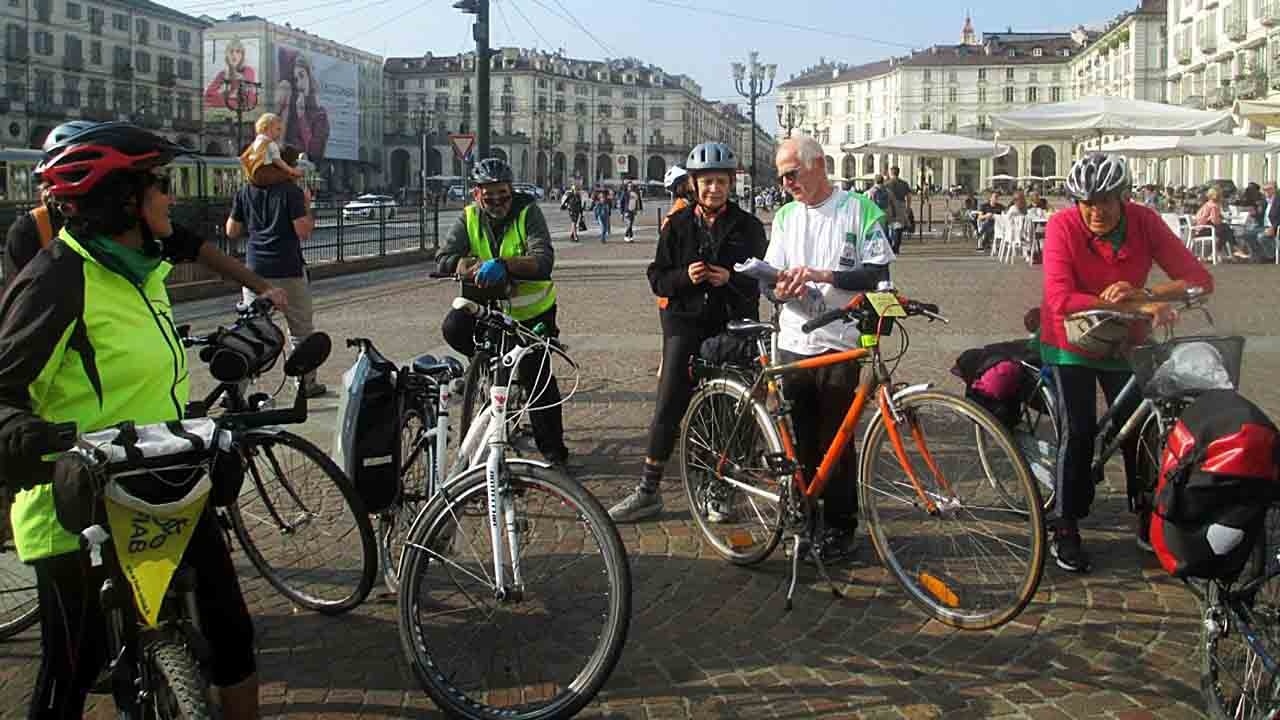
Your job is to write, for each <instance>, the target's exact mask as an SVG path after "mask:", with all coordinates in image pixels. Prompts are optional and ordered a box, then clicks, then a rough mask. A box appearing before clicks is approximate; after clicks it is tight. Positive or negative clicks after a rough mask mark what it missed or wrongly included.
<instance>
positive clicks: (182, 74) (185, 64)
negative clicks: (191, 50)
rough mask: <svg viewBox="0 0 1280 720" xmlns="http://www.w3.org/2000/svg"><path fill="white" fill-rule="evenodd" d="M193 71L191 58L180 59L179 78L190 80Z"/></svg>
mask: <svg viewBox="0 0 1280 720" xmlns="http://www.w3.org/2000/svg"><path fill="white" fill-rule="evenodd" d="M192 72H193V68H192V64H191V61H190V60H179V61H178V79H179V80H190V79H191V74H192Z"/></svg>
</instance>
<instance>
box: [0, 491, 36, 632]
mask: <svg viewBox="0 0 1280 720" xmlns="http://www.w3.org/2000/svg"><path fill="white" fill-rule="evenodd" d="M0 522H3V523H4V524H5V526H6V530H0V532H7V526H8V524H9V518H8V516H7V515H5V516H0ZM39 619H40V599H39V598H38V597H37V595H36V571H35V568H33V567H31V566H30V565H27V564H26V563H24V562H22V561H21V560H19V559H18V552H17V550H16V549H15V548H14V546H13V541H12V540H10V539H8V538H4V539H0V640H8V639H9V638H11V637H13V636H15V635H17V634H18V633H21V632H22V631H24V630H26V629H27V628H29V627H31V626H32V625H35V624H36V621H37V620H39Z"/></svg>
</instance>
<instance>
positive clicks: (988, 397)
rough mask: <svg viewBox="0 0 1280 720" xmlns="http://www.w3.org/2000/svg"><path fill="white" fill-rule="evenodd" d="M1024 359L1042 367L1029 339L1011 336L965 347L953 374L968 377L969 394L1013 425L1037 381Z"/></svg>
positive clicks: (965, 381)
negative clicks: (1007, 339) (1033, 378)
mask: <svg viewBox="0 0 1280 720" xmlns="http://www.w3.org/2000/svg"><path fill="white" fill-rule="evenodd" d="M1023 363H1027V364H1030V365H1034V366H1037V367H1038V366H1039V365H1040V358H1039V355H1038V354H1037V353H1036V351H1035V350H1034V349H1032V347H1031V344H1030V343H1028V342H1027V341H1026V340H1010V341H1008V342H999V343H992V344H991V345H983V346H982V347H977V348H971V349H969V350H965V351H964V352H962V353H960V356H959V357H957V358H956V362H955V365H954V366H953V367H952V368H951V374H953V375H955V376H956V377H958V378H960V379H961V380H963V381H964V395H965V397H967V398H969V399H970V400H973V401H974V402H976V403H978V404H979V405H981V406H982V407H983V408H985V409H986V410H987V411H988V412H990V413H991V414H992V415H994V416H995V417H996V419H997V420H999V421H1000V422H1001V424H1003V425H1004V426H1005V427H1008V428H1013V427H1014V426H1015V425H1017V424H1018V420H1019V418H1021V417H1022V405H1023V403H1025V402H1026V401H1027V399H1028V396H1029V395H1031V394H1032V393H1031V391H1032V390H1033V389H1034V385H1035V384H1034V382H1033V381H1032V380H1031V376H1030V373H1028V372H1027V369H1026V367H1025V366H1024V365H1023Z"/></svg>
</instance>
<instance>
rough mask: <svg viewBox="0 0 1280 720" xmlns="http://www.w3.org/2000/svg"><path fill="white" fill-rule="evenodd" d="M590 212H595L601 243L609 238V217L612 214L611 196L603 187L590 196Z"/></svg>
mask: <svg viewBox="0 0 1280 720" xmlns="http://www.w3.org/2000/svg"><path fill="white" fill-rule="evenodd" d="M591 212H593V213H595V216H596V222H597V223H599V225H600V242H601V244H603V243H605V242H608V240H609V219H610V217H611V216H612V215H613V198H611V197H610V196H609V191H608V190H605V189H604V188H600V189H598V190H596V192H595V196H594V197H592V198H591Z"/></svg>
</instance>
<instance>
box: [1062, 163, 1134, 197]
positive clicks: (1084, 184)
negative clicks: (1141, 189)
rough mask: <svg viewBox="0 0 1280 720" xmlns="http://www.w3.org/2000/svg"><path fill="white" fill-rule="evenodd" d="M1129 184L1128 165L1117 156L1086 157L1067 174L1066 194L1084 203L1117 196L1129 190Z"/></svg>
mask: <svg viewBox="0 0 1280 720" xmlns="http://www.w3.org/2000/svg"><path fill="white" fill-rule="evenodd" d="M1129 183H1130V180H1129V164H1128V163H1126V162H1125V160H1124V158H1123V157H1121V156H1119V155H1106V154H1103V153H1092V154H1090V155H1086V156H1084V157H1082V158H1080V159H1079V160H1077V161H1076V162H1075V164H1074V165H1072V166H1071V172H1070V173H1068V174H1067V192H1068V193H1070V194H1071V197H1072V198H1073V199H1075V200H1083V201H1085V202H1093V201H1094V200H1097V199H1098V198H1101V197H1105V196H1107V195H1119V194H1120V193H1122V192H1124V191H1125V190H1127V189H1128V188H1129Z"/></svg>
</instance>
